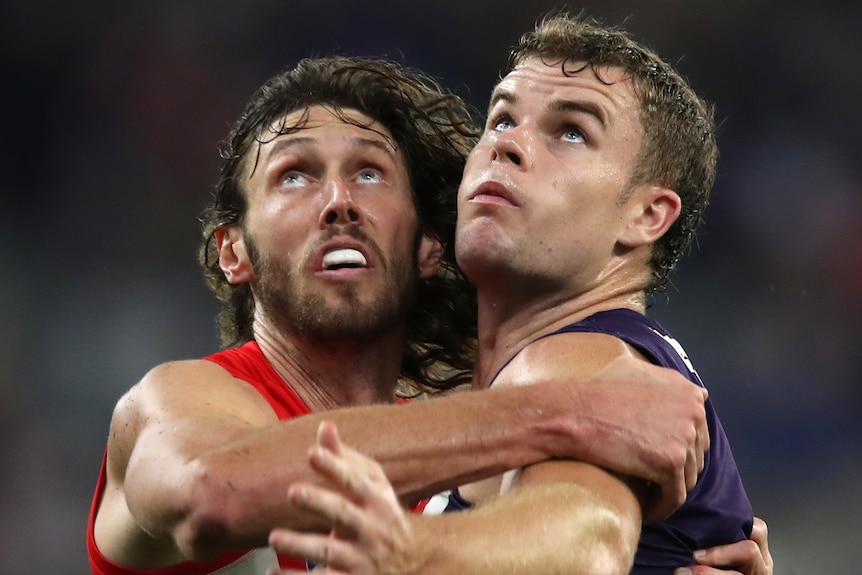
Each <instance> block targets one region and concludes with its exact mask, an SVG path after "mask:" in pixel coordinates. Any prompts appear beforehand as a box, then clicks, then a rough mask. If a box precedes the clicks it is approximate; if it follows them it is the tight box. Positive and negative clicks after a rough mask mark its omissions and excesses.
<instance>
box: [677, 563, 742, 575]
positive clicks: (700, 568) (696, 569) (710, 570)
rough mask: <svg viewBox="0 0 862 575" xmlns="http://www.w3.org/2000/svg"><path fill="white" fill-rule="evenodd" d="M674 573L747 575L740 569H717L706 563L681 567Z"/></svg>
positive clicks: (688, 574) (685, 574) (687, 574)
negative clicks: (707, 565)
mask: <svg viewBox="0 0 862 575" xmlns="http://www.w3.org/2000/svg"><path fill="white" fill-rule="evenodd" d="M673 575H745V574H744V573H740V572H739V571H728V570H726V569H716V568H715V567H706V566H704V565H695V566H692V567H680V568H679V569H676V570H674V572H673Z"/></svg>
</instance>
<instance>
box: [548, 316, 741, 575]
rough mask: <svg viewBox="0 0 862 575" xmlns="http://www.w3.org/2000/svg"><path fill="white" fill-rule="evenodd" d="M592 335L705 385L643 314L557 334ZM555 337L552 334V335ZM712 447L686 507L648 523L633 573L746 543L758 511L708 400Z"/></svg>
mask: <svg viewBox="0 0 862 575" xmlns="http://www.w3.org/2000/svg"><path fill="white" fill-rule="evenodd" d="M569 332H592V333H604V334H607V335H612V336H614V337H617V338H619V339H621V340H623V341H624V342H626V343H627V344H629V345H631V346H632V347H634V348H635V349H637V350H638V351H639V352H640V353H641V354H643V355H644V357H646V358H647V359H648V360H650V361H651V362H652V363H654V364H656V365H661V366H664V367H669V368H672V369H675V370H677V371H678V372H680V373H681V374H683V375H684V376H685V377H687V378H688V379H690V380H691V381H692V382H693V383H695V384H696V385H700V386H703V383H701V381H700V377H699V376H698V375H697V372H696V371H695V370H694V367H693V366H692V365H691V362H690V361H689V359H688V357H687V356H686V354H685V351H684V350H683V348H682V346H681V345H680V344H679V342H677V341H676V340H675V339H674V338H673V337H672V336H671V335H670V334H668V333H667V332H666V331H665V330H664V328H662V327H661V326H660V325H659V324H658V323H656V322H655V321H653V320H652V319H650V318H648V317H646V316H644V315H643V314H640V313H637V312H634V311H631V310H627V309H616V310H611V311H606V312H600V313H597V314H595V315H592V316H590V317H588V318H586V319H585V320H583V321H580V322H578V323H575V324H572V325H569V326H566V327H564V328H563V329H561V330H559V331H557V332H556V333H569ZM551 335H553V334H551ZM706 419H707V424H708V425H709V440H710V448H709V450H708V451H707V452H706V457H705V460H704V468H703V471H702V472H701V474H700V476H699V477H698V480H697V485H695V487H694V489H692V490H691V491H690V492H689V493H688V497H687V498H686V500H685V503H684V504H683V505H682V507H680V508H679V509H677V510H676V511H675V512H674V513H673V515H671V516H670V517H668V518H667V519H666V520H665V521H662V522H645V523H644V524H643V528H642V530H641V538H640V541H639V542H638V550H637V554H636V555H635V564H634V567H633V568H632V571H631V573H632V575H647V574H658V573H664V574H670V573H673V570H674V569H675V568H677V567H682V566H684V565H691V564H693V563H694V561H693V560H692V552H693V551H694V550H695V549H705V548H707V547H712V546H714V545H719V544H726V543H733V542H736V541H739V540H742V539H747V538H748V537H749V535H750V534H751V526H752V522H753V512H752V509H751V503H750V502H749V500H748V496H747V495H746V494H745V488H744V487H743V485H742V479H741V478H740V476H739V470H738V469H737V468H736V462H735V461H734V459H733V453H731V451H730V443H729V442H728V440H727V436H726V435H725V434H724V429H723V428H722V427H721V422H720V421H719V420H718V415H716V413H715V408H714V407H713V405H712V403H711V402H710V401H709V400H707V402H706Z"/></svg>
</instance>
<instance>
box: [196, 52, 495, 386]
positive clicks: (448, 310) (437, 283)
mask: <svg viewBox="0 0 862 575" xmlns="http://www.w3.org/2000/svg"><path fill="white" fill-rule="evenodd" d="M315 105H324V106H326V107H328V108H329V109H331V110H332V111H333V112H334V113H335V114H337V115H338V116H339V117H340V118H341V119H343V120H344V121H345V122H351V123H354V124H356V120H353V119H351V117H349V116H347V115H346V114H345V113H344V112H345V111H346V110H356V111H358V112H360V113H362V114H364V115H365V116H368V117H369V118H371V119H372V120H375V121H377V122H378V123H380V124H381V125H382V126H384V127H385V128H386V129H387V130H389V132H390V134H391V135H392V139H393V140H394V144H395V145H396V146H397V147H398V148H399V149H400V150H401V152H402V154H403V157H404V158H405V161H406V164H407V166H406V167H407V173H408V175H409V177H410V182H411V186H412V194H413V198H414V201H415V203H416V208H417V213H418V216H419V221H420V225H421V226H422V229H423V230H424V232H425V233H427V234H429V235H431V236H434V237H436V238H437V239H438V240H440V241H441V243H442V244H443V246H444V254H443V262H442V265H441V268H440V271H439V272H438V274H437V275H436V276H435V277H432V278H429V279H427V280H423V281H421V282H420V284H419V288H418V293H417V294H416V300H415V304H414V305H413V307H412V309H411V311H410V313H409V316H408V318H407V332H408V333H407V344H406V345H405V348H404V353H403V356H402V360H401V378H402V384H403V383H407V384H408V385H410V386H412V388H413V390H414V391H416V390H421V391H432V390H443V389H449V388H451V387H454V386H456V385H459V384H462V383H466V382H467V381H469V380H470V378H471V377H472V368H473V362H474V359H475V342H476V340H475V337H476V292H475V288H474V287H473V286H472V284H471V283H470V282H469V281H468V280H467V278H466V277H465V276H464V275H463V273H462V272H461V270H460V268H459V267H458V266H457V264H456V263H455V256H454V237H455V221H456V205H457V204H456V200H457V192H458V185H459V183H460V180H461V175H462V172H463V168H464V162H465V160H466V156H467V154H468V153H469V152H470V150H471V149H472V147H473V146H474V145H475V142H476V139H477V137H478V134H479V132H478V129H477V127H476V124H475V122H474V120H473V114H472V111H471V110H470V109H469V108H468V106H467V105H466V104H465V103H464V101H463V100H462V99H461V98H460V97H458V96H457V95H454V94H452V93H450V92H447V91H445V90H444V89H443V88H441V86H440V85H439V84H438V83H437V82H436V81H435V80H434V79H432V78H431V77H429V76H427V75H425V74H423V73H421V72H419V71H416V70H412V69H409V68H406V67H404V66H401V65H399V64H396V63H394V62H391V61H387V60H382V59H370V58H352V57H342V56H332V57H322V58H307V59H304V60H301V61H300V62H299V63H297V64H296V66H294V67H293V68H290V69H288V70H286V71H284V72H282V73H280V74H278V75H276V76H274V77H272V78H271V79H269V80H268V81H267V82H266V83H265V84H264V85H263V86H261V87H260V88H259V89H258V90H257V91H256V92H255V94H254V95H253V96H252V98H251V100H250V101H249V103H248V104H247V105H246V107H245V110H244V111H243V113H242V115H241V117H240V118H239V120H238V121H237V122H236V124H235V125H234V126H233V128H232V130H231V131H230V134H229V136H228V140H227V142H226V143H224V144H223V146H222V150H221V157H222V166H221V177H220V179H219V181H218V183H217V185H216V188H215V192H214V194H213V198H212V201H211V203H210V205H209V206H208V207H207V208H206V210H205V211H204V213H203V216H202V218H201V219H202V224H203V229H202V232H203V244H202V246H201V248H200V251H199V260H200V263H201V265H202V266H203V269H204V275H205V279H206V282H207V285H208V286H209V287H210V289H211V290H212V291H213V292H214V293H215V295H216V297H217V298H218V299H219V300H220V301H221V303H222V309H221V311H220V313H219V315H218V320H217V323H218V326H219V330H220V334H221V340H222V346H223V347H233V346H237V345H241V344H243V343H245V342H247V341H249V340H251V339H253V337H254V336H253V331H252V326H253V318H254V309H255V302H254V298H253V296H252V292H251V288H250V286H249V284H240V285H233V284H230V283H228V282H227V280H226V279H225V276H224V274H223V273H222V271H221V269H220V268H219V265H218V257H217V254H216V247H215V245H214V244H215V242H214V241H213V237H214V234H215V231H216V230H217V229H219V228H221V227H224V226H228V225H232V224H241V223H242V220H243V216H244V214H245V212H246V209H247V205H246V195H245V191H244V189H243V186H242V184H241V178H240V176H241V174H243V173H244V167H245V166H246V165H247V162H251V161H255V162H256V161H257V157H256V155H257V153H258V150H259V144H260V143H261V142H263V141H265V139H266V138H273V137H276V136H278V135H279V134H281V133H285V132H289V131H295V130H299V129H302V127H303V126H302V121H300V124H299V125H291V126H285V125H284V124H283V123H282V124H281V125H279V124H278V122H279V120H283V119H284V118H285V117H286V116H287V115H288V114H290V113H292V112H294V111H296V110H305V111H306V112H307V111H308V109H309V107H311V106H315ZM357 125H359V124H357ZM361 127H367V126H361Z"/></svg>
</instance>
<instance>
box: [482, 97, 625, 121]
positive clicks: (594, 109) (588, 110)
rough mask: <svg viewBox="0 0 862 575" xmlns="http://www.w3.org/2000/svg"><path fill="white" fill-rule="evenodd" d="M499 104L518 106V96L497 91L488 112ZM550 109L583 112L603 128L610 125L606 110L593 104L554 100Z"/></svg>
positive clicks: (553, 110) (550, 104)
mask: <svg viewBox="0 0 862 575" xmlns="http://www.w3.org/2000/svg"><path fill="white" fill-rule="evenodd" d="M499 102H507V103H509V104H513V105H514V104H517V103H518V96H516V95H515V93H514V92H512V91H510V90H505V89H500V88H498V89H495V90H494V92H493V93H492V94H491V102H490V104H489V105H488V111H489V112H490V110H491V109H492V108H493V107H494V106H496V105H497V103H499ZM547 107H548V109H549V110H551V111H552V112H581V113H584V114H589V115H590V116H593V117H594V118H595V119H596V120H598V121H599V123H600V124H601V125H602V127H607V125H608V115H607V113H606V112H605V110H604V108H602V107H601V106H598V105H596V104H594V103H592V102H584V101H576V100H553V101H551V102H550V103H549V104H548V106H547Z"/></svg>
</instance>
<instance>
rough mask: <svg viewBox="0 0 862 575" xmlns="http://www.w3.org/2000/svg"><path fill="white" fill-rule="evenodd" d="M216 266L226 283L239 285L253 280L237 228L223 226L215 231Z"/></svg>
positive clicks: (250, 267) (248, 260) (252, 272)
mask: <svg viewBox="0 0 862 575" xmlns="http://www.w3.org/2000/svg"><path fill="white" fill-rule="evenodd" d="M214 236H215V240H216V246H218V265H219V267H220V268H221V271H222V272H224V277H225V278H227V281H228V283H232V284H241V283H247V282H250V281H252V280H253V279H254V269H253V268H252V265H251V260H250V259H249V257H248V252H247V251H246V249H245V240H244V238H243V235H242V230H241V229H240V227H239V226H225V227H221V228H219V229H217V230H216V231H215V234H214Z"/></svg>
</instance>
